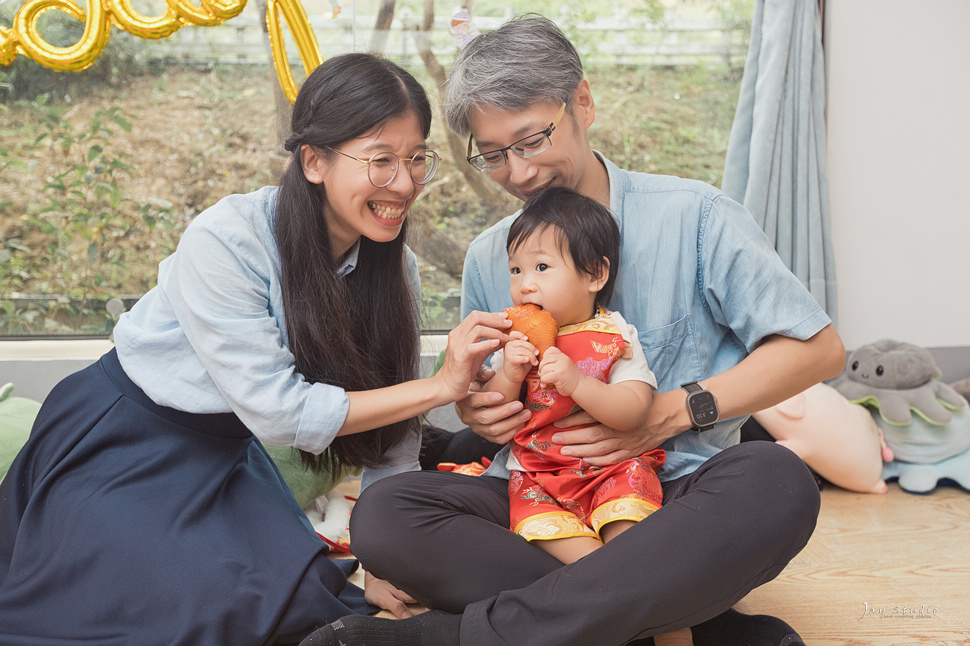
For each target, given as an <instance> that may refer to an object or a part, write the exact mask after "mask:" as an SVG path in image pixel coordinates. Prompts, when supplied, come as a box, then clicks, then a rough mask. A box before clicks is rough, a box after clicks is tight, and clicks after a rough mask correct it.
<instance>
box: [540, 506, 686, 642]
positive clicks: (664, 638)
mask: <svg viewBox="0 0 970 646" xmlns="http://www.w3.org/2000/svg"><path fill="white" fill-rule="evenodd" d="M634 525H636V523H635V522H633V521H632V520H614V521H613V522H612V523H607V524H606V525H603V527H601V528H600V536H602V537H603V542H604V543H609V542H610V541H611V540H613V539H614V538H616V537H617V536H619V535H620V534H622V533H623V532H624V531H626V530H628V529H630V528H631V527H633V526H634ZM553 556H555V554H553ZM653 643H654V644H655V645H656V646H694V640H693V638H692V637H691V634H690V628H684V629H682V630H676V631H674V632H672V633H664V634H662V635H654V636H653Z"/></svg>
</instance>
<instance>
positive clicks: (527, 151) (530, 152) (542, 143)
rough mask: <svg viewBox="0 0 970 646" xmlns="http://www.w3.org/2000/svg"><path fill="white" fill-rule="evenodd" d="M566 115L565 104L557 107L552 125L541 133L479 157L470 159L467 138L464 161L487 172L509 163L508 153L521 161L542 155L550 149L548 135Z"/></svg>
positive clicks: (470, 150)
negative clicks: (557, 110)
mask: <svg viewBox="0 0 970 646" xmlns="http://www.w3.org/2000/svg"><path fill="white" fill-rule="evenodd" d="M565 113H566V102H565V101H563V104H562V105H561V106H559V112H557V113H556V116H555V117H553V119H552V123H550V124H549V127H548V128H546V129H545V130H543V131H542V132H537V133H535V134H534V135H529V136H528V137H523V138H522V139H519V140H518V141H516V142H515V143H513V144H511V145H509V146H506V147H505V148H499V149H498V150H489V151H488V152H484V153H482V154H481V155H475V156H474V157H472V156H471V155H472V138H471V136H469V137H468V152H467V153H465V159H467V160H468V163H469V164H471V165H472V166H474V167H475V168H476V169H478V170H480V171H489V170H495V169H497V168H501V167H502V166H505V165H506V164H507V163H509V151H510V150H511V151H512V152H513V153H515V154H516V155H518V156H519V157H521V158H522V159H528V158H529V157H534V156H535V155H538V154H539V153H544V152H546V151H547V150H549V149H550V148H552V139H550V138H549V135H551V134H552V133H553V131H555V129H556V126H557V125H559V120H560V119H562V115H564V114H565Z"/></svg>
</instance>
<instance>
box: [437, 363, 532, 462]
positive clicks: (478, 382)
mask: <svg viewBox="0 0 970 646" xmlns="http://www.w3.org/2000/svg"><path fill="white" fill-rule="evenodd" d="M494 374H495V371H494V370H492V369H491V368H489V367H488V366H482V369H481V370H479V372H478V376H477V377H476V378H475V380H474V381H473V382H472V384H471V388H470V390H471V392H469V393H468V395H467V396H466V397H465V398H464V399H460V400H458V401H457V402H455V409H456V410H457V411H458V417H459V418H460V419H461V421H462V422H463V423H464V424H465V425H466V426H468V427H469V428H471V429H472V431H474V432H475V433H476V434H478V435H480V436H482V437H484V438H485V439H486V440H488V441H490V442H495V443H496V444H505V443H506V442H509V441H510V440H511V439H512V438H513V437H515V434H516V432H517V431H518V430H519V429H521V428H522V427H523V426H525V423H526V422H527V421H529V418H530V417H532V413H531V412H530V411H529V409H527V408H525V406H523V404H522V402H520V401H518V400H513V401H510V402H506V403H504V404H503V403H502V400H503V399H504V397H503V395H502V393H497V392H480V391H481V388H482V384H484V383H485V382H487V381H488V380H489V379H491V378H492V375H494Z"/></svg>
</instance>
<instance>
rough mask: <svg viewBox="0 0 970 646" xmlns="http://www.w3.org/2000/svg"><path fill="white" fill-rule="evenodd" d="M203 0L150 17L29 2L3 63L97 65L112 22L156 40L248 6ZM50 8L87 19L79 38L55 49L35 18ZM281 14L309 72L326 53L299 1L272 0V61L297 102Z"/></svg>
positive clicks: (125, 6) (4, 35)
mask: <svg viewBox="0 0 970 646" xmlns="http://www.w3.org/2000/svg"><path fill="white" fill-rule="evenodd" d="M200 2H201V4H200V5H197V4H195V3H194V2H193V1H192V0H166V1H165V11H164V12H163V13H162V14H161V15H159V16H146V15H144V14H142V13H141V12H139V11H138V10H136V9H135V8H134V7H133V6H132V0H88V2H87V6H88V11H87V12H86V13H85V11H84V10H83V9H82V8H81V6H80V5H79V4H78V3H77V2H76V1H75V0H27V2H25V3H24V4H23V5H22V6H21V7H20V9H18V10H17V13H16V15H15V16H14V20H13V25H12V26H11V28H10V29H6V28H4V27H0V64H3V65H9V64H10V63H12V62H13V60H14V59H15V58H16V57H17V54H23V55H24V56H26V57H27V58H29V59H31V60H33V61H35V62H37V63H39V64H41V65H43V66H44V67H48V68H50V69H53V70H58V71H70V70H75V71H76V70H83V69H85V68H87V67H89V66H91V64H92V63H94V61H95V60H96V59H97V58H98V56H99V55H100V54H101V51H102V50H103V49H104V46H105V45H107V43H108V37H109V36H110V35H111V26H112V25H114V26H116V27H118V28H119V29H121V30H123V31H127V32H128V33H130V34H133V35H135V36H138V37H140V38H152V39H158V38H165V37H166V36H171V35H172V34H173V33H175V32H176V31H178V29H179V28H181V27H182V26H184V25H195V26H200V27H201V26H211V25H219V24H221V23H223V22H225V21H226V20H229V19H230V18H235V17H236V16H238V15H239V14H240V13H242V10H243V9H244V8H245V7H246V0H200ZM51 10H56V11H63V12H64V13H66V14H67V15H69V16H70V17H72V18H74V19H75V20H78V21H81V22H83V23H84V33H83V35H82V36H81V38H80V40H78V41H77V42H76V43H74V44H73V45H69V46H67V47H57V46H54V45H51V44H50V43H49V42H47V41H46V40H45V39H44V37H43V36H41V34H40V33H39V32H38V31H37V21H38V19H39V18H40V16H41V15H43V13H44V12H45V11H51ZM281 17H282V19H283V20H285V21H286V24H287V25H288V26H289V28H290V34H291V35H292V37H293V42H295V43H296V48H297V50H298V52H299V54H300V60H302V61H303V69H304V71H305V72H306V73H307V74H309V73H310V72H311V71H313V69H314V68H316V67H317V66H318V65H320V63H322V62H323V57H322V56H321V54H320V47H319V45H317V39H316V36H314V35H313V29H312V28H311V27H310V21H309V19H308V18H307V15H306V11H305V10H304V9H303V5H302V4H301V3H300V0H269V1H268V4H267V8H266V23H267V27H268V31H269V38H270V45H271V49H272V52H273V65H274V67H275V69H276V76H277V78H278V79H279V82H280V87H281V88H282V89H283V93H284V94H285V95H286V98H287V100H288V101H289V102H290V103H293V102H294V101H296V94H297V87H296V82H295V81H294V80H293V73H292V70H291V69H290V64H289V60H288V59H287V56H286V46H285V43H284V41H283V25H282V22H281Z"/></svg>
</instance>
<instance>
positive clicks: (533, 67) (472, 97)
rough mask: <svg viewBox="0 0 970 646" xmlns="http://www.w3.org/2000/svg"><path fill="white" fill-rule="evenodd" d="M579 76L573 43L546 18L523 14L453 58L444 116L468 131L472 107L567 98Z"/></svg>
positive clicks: (513, 108) (515, 108)
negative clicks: (469, 114)
mask: <svg viewBox="0 0 970 646" xmlns="http://www.w3.org/2000/svg"><path fill="white" fill-rule="evenodd" d="M582 80H583V63H582V61H581V60H580V59H579V54H578V53H577V52H576V48H575V47H574V46H573V44H572V43H571V42H570V41H569V39H568V38H566V36H565V35H564V34H563V33H562V31H560V29H559V27H557V26H556V24H555V23H554V22H552V21H551V20H549V19H548V18H546V17H544V16H541V15H539V14H523V15H520V16H516V17H513V18H511V19H510V20H508V21H507V22H506V23H504V24H503V25H502V26H501V27H499V28H498V29H496V30H495V31H492V32H488V33H484V34H482V35H481V36H477V37H476V38H474V39H473V40H472V41H471V42H470V43H469V44H468V46H467V47H465V49H464V50H462V51H461V52H460V53H459V54H458V56H457V57H456V58H455V62H454V64H453V65H452V66H451V74H450V75H449V77H448V81H447V84H446V86H445V101H444V108H445V121H446V122H447V123H448V127H449V128H451V129H452V130H453V131H455V132H457V133H458V134H460V135H467V134H468V132H469V126H468V113H469V112H470V111H471V110H472V109H479V110H481V109H498V110H502V111H505V112H519V111H521V110H527V109H529V108H531V107H532V106H533V105H535V104H536V103H537V102H539V101H549V102H550V103H556V104H559V103H562V102H564V101H565V102H567V103H568V101H569V99H570V98H572V96H573V93H575V91H576V86H577V85H579V82H580V81H582Z"/></svg>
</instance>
